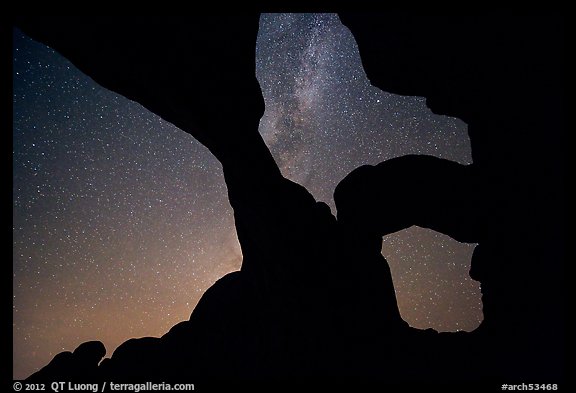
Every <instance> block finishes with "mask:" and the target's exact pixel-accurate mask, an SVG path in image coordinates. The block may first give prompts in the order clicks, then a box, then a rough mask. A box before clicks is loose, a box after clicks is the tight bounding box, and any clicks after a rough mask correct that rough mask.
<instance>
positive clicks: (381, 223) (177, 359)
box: [17, 13, 564, 382]
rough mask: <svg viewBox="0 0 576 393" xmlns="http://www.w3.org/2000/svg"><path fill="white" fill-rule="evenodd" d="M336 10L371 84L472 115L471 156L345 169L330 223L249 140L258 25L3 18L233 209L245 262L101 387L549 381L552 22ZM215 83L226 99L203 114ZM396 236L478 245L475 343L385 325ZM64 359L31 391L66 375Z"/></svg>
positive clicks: (123, 357)
mask: <svg viewBox="0 0 576 393" xmlns="http://www.w3.org/2000/svg"><path fill="white" fill-rule="evenodd" d="M340 18H341V20H342V22H343V23H344V24H345V25H346V26H347V27H348V28H349V29H350V30H351V31H352V33H353V34H354V36H355V38H356V40H357V42H358V47H359V51H360V56H361V58H362V62H363V65H364V68H365V70H366V73H367V75H368V78H369V79H370V81H371V82H372V83H373V84H374V85H375V86H377V87H379V88H381V89H383V90H385V91H389V92H392V93H396V94H408V95H420V96H424V97H426V100H427V104H428V106H429V107H430V108H431V109H432V110H433V111H434V112H435V113H439V114H445V115H450V116H456V117H459V118H461V119H462V120H464V121H466V122H467V123H468V126H469V135H470V139H471V145H472V156H473V159H474V163H473V164H471V165H468V166H463V165H460V164H456V163H452V162H448V161H446V160H442V159H438V158H433V157H426V156H407V157H401V158H398V159H394V160H389V161H386V162H384V163H381V164H379V165H376V166H363V167H360V168H358V169H356V170H355V171H353V172H352V173H351V174H350V175H348V176H347V177H346V178H345V179H344V180H343V181H342V182H341V183H340V184H339V185H338V187H337V189H336V192H335V200H336V204H337V208H338V215H337V219H336V217H334V216H332V214H331V213H330V210H329V209H327V207H326V205H325V204H322V203H318V202H316V201H315V200H314V198H313V197H312V195H311V194H310V193H309V192H308V191H307V190H306V189H305V188H304V187H302V186H300V185H298V184H296V183H293V182H291V181H289V180H287V179H285V178H283V177H282V175H281V174H280V171H279V169H278V167H277V166H276V164H275V162H274V160H273V158H272V156H271V154H270V152H269V151H268V149H267V147H266V145H265V144H264V142H263V140H262V138H261V137H260V134H259V133H258V129H257V128H258V121H259V119H260V117H261V115H262V113H263V108H264V107H263V100H262V94H261V92H260V89H259V86H258V83H257V81H256V79H255V70H254V68H255V67H254V62H255V58H254V54H255V43H256V34H257V30H258V15H257V14H243V15H224V16H221V15H220V14H218V16H217V17H216V16H214V15H206V14H198V15H196V16H192V17H186V18H176V19H174V20H171V21H170V22H166V21H160V20H158V19H156V18H149V19H139V20H137V21H136V20H127V19H126V18H123V17H115V18H108V19H106V23H105V25H103V23H102V20H101V19H99V20H97V21H96V20H90V19H86V20H70V19H67V18H62V19H58V18H56V19H55V18H48V19H47V18H45V17H43V18H42V19H38V18H33V17H29V18H20V19H19V20H18V21H17V26H18V27H19V28H21V29H22V30H23V31H24V32H25V33H26V34H28V35H29V36H31V37H32V38H34V39H37V40H39V41H41V42H44V43H46V44H47V45H49V46H51V47H53V48H54V49H55V50H57V51H59V52H60V53H62V54H63V55H64V56H65V57H67V58H68V59H69V60H70V61H72V62H73V63H74V64H75V65H76V66H78V68H79V69H80V70H82V71H83V72H85V73H86V74H87V75H89V76H90V77H92V78H93V79H94V80H95V81H96V82H98V83H100V84H101V85H102V86H104V87H106V88H109V89H111V90H113V91H116V92H118V93H120V94H122V95H125V96H126V97H128V98H130V99H133V100H135V101H137V102H139V103H141V104H142V105H144V106H145V107H146V108H148V109H149V110H151V111H152V112H154V113H156V114H158V115H159V116H161V117H163V118H164V119H166V120H168V121H170V122H172V123H174V124H175V125H176V126H178V127H180V128H181V129H182V130H184V131H186V132H188V133H190V134H191V135H192V136H194V137H195V138H196V139H198V140H199V141H200V142H201V143H203V144H204V145H205V146H206V147H207V148H209V149H210V151H211V152H212V153H213V154H214V155H215V156H216V157H217V158H218V160H219V161H220V162H221V163H222V167H223V171H224V177H225V180H226V184H227V187H228V197H229V200H230V203H231V205H232V207H233V209H234V218H235V224H236V230H237V233H238V238H239V240H240V244H241V247H242V253H243V262H242V268H241V270H240V271H239V272H234V273H230V274H228V275H226V276H225V277H223V278H222V279H220V280H219V281H218V282H216V283H215V284H214V285H213V286H212V287H211V288H210V289H209V290H208V291H207V292H206V293H205V294H204V296H203V297H202V299H201V300H200V302H199V304H198V306H197V307H196V308H195V310H194V311H193V313H192V315H191V317H190V320H189V321H184V322H181V323H180V324H178V325H176V326H175V327H174V328H172V329H171V330H170V331H169V332H168V333H166V334H165V335H164V336H163V337H161V338H143V339H137V340H129V341H127V342H126V343H124V344H122V345H121V346H120V347H119V348H118V349H117V350H116V351H115V352H114V354H113V355H112V357H111V358H110V359H106V360H105V361H103V362H102V363H101V365H100V366H99V367H98V368H97V370H98V371H97V373H98V377H99V378H101V379H104V380H109V379H110V378H132V379H141V380H151V379H158V380H161V379H162V380H164V379H169V378H174V379H178V380H180V381H181V380H182V379H189V380H193V379H194V378H198V377H203V376H204V377H206V376H213V377H222V376H224V377H263V376H264V377H265V376H307V375H315V376H318V375H320V376H372V377H376V376H377V377H382V378H385V379H386V381H388V382H395V381H424V382H426V381H446V380H453V379H460V380H466V381H478V380H484V379H489V380H498V381H500V380H502V381H504V382H506V381H511V380H523V381H527V380H542V381H544V380H546V381H559V380H560V379H561V378H562V376H563V356H562V353H563V346H564V338H563V317H562V315H563V303H562V302H563V300H562V299H563V297H562V296H561V288H562V283H563V281H562V272H563V260H564V259H563V258H564V257H563V255H564V251H563V250H564V248H563V247H564V244H563V225H562V224H563V219H562V217H563V193H562V192H563V177H562V167H563V162H562V161H563V158H562V153H561V152H562V146H563V143H562V142H563V112H562V111H563V108H562V89H563V74H562V70H563V68H562V67H563V66H562V48H563V21H562V19H561V18H560V17H558V16H555V15H539V16H514V15H509V14H506V15H495V14H494V15H493V14H490V15H481V16H475V17H471V16H458V17H453V16H435V15H428V16H424V15H412V14H408V13H384V14H351V13H341V14H340ZM135 70H136V72H135ZM223 92H225V93H226V95H227V97H228V102H232V103H233V104H231V105H228V106H226V107H223V106H222V105H221V104H220V103H219V97H220V96H221V94H222V93H223ZM411 225H420V226H424V227H428V228H432V229H435V230H438V231H440V232H444V233H446V234H448V235H450V236H452V237H453V238H454V239H457V240H461V241H467V242H477V243H479V245H478V246H477V249H476V251H475V253H474V257H473V260H472V269H471V275H472V277H473V278H474V279H477V280H479V281H480V282H481V285H482V293H483V305H484V321H483V323H482V325H481V326H480V328H478V329H477V330H475V331H474V332H471V333H465V332H458V333H441V334H438V333H437V332H435V331H433V330H431V329H430V330H425V331H422V330H418V329H414V328H411V327H409V326H408V325H407V324H406V323H405V322H404V321H403V320H402V318H401V317H400V314H399V312H398V306H397V302H396V297H395V292H394V285H393V282H392V277H391V275H390V270H389V267H388V265H387V263H386V260H385V259H384V258H383V257H382V255H381V252H380V250H381V244H382V236H383V235H385V234H388V233H391V232H394V231H397V230H400V229H403V228H407V227H409V226H411ZM81 352H82V351H81ZM73 356H74V354H70V353H62V354H59V355H57V356H56V357H55V358H54V360H53V361H52V362H51V363H50V364H49V365H48V366H46V367H45V368H43V369H42V370H40V371H39V372H37V373H35V374H33V375H32V376H31V377H30V380H49V379H53V378H55V377H57V376H58V377H59V376H63V375H66V374H67V373H68V374H69V375H75V374H74V373H75V372H76V371H74V370H75V369H74V368H73V366H72V362H71V359H72V357H73ZM89 358H90V359H93V358H92V357H91V356H89ZM94 358H95V357H94ZM91 364H92V363H91Z"/></svg>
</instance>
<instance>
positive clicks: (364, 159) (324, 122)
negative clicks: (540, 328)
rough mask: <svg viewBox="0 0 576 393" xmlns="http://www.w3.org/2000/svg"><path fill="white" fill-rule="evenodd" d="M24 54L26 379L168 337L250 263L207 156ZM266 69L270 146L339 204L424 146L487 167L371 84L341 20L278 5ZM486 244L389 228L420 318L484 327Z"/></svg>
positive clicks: (19, 190)
mask: <svg viewBox="0 0 576 393" xmlns="http://www.w3.org/2000/svg"><path fill="white" fill-rule="evenodd" d="M13 61H14V63H13V64H14V69H13V78H14V84H13V85H14V97H13V105H14V106H13V114H14V127H13V138H14V139H13V165H14V171H13V195H14V197H13V272H14V273H13V277H14V281H13V293H14V298H13V300H14V308H13V316H14V325H13V326H14V327H13V334H14V336H13V342H14V352H13V359H14V370H13V374H14V377H15V378H23V377H26V376H28V375H29V374H30V373H32V372H33V371H35V370H37V369H39V368H40V367H42V366H43V365H45V364H47V363H48V362H49V361H50V360H51V358H52V357H53V356H54V355H55V354H56V353H58V352H61V351H63V350H73V349H74V348H76V346H77V345H78V344H80V343H82V342H84V341H87V340H95V339H97V340H101V341H102V342H104V344H105V345H106V348H107V350H108V354H107V356H110V355H111V354H112V352H113V351H114V349H115V348H116V347H117V346H118V345H119V344H121V343H122V342H123V341H125V340H126V339H128V338H131V337H142V336H160V335H162V334H164V333H165V332H167V331H168V330H169V329H170V327H172V326H173V325H175V324H176V323H178V322H180V321H182V320H186V319H188V318H189V316H190V313H191V312H192V310H193V308H194V306H195V305H196V303H197V302H198V300H199V299H200V296H201V295H202V294H203V292H204V291H205V290H206V289H207V288H208V287H209V286H210V285H211V284H212V283H214V282H215V281H216V280H217V279H218V278H220V277H221V276H223V275H224V274H226V273H227V272H230V271H233V270H237V269H239V267H240V264H241V259H242V256H241V251H240V246H239V244H238V240H237V238H236V234H235V230H234V221H233V216H232V209H231V207H230V205H229V203H228V200H227V196H226V185H225V183H224V179H223V176H222V170H221V166H220V164H219V163H218V161H217V160H216V159H215V158H214V157H213V156H212V155H211V154H210V153H209V152H208V150H207V149H206V148H204V147H203V146H202V145H200V144H199V143H198V142H196V141H195V140H194V139H193V138H192V137H191V136H190V135H188V134H186V133H184V132H183V131H181V130H179V129H178V128H176V127H174V126H173V125H171V124H169V123H167V122H165V121H163V120H161V119H160V118H159V117H158V116H156V115H154V114H152V113H150V112H149V111H147V110H146V109H144V108H143V107H141V106H140V105H139V104H136V103H134V102H132V101H129V100H127V99H126V98H124V97H121V96H118V95H116V94H114V93H112V92H110V91H108V90H105V89H103V88H101V87H100V86H98V85H97V84H96V83H94V82H93V81H92V80H91V79H90V78H88V77H86V76H85V75H83V74H82V73H80V72H79V71H78V70H77V69H76V68H75V67H74V66H73V65H72V64H70V63H69V62H68V61H67V60H66V59H64V58H62V57H61V56H60V55H58V54H57V53H55V52H54V51H53V50H51V49H49V48H47V47H45V46H44V45H41V44H38V43H36V42H34V41H32V40H30V39H29V38H27V37H25V36H24V35H23V34H22V33H21V32H19V31H18V30H15V34H14V51H13ZM256 72H257V77H258V80H259V81H260V84H261V87H262V90H263V93H264V98H265V101H266V112H265V114H264V117H263V118H262V121H261V123H260V132H261V133H262V135H263V137H264V140H265V141H266V143H267V144H268V146H269V147H270V149H271V151H272V153H273V155H274V157H275V159H276V161H277V162H278V164H279V166H280V168H281V169H282V172H283V173H284V175H285V176H286V177H288V178H290V179H292V180H294V181H296V182H298V183H300V184H302V185H304V186H305V187H306V188H308V190H310V192H311V193H312V194H313V195H314V196H315V197H316V198H317V199H318V200H322V201H325V202H326V203H328V204H329V205H330V206H331V208H332V211H333V212H334V213H335V212H336V210H335V208H334V202H333V199H332V194H333V191H334V188H335V187H336V185H337V184H338V182H339V181H340V180H341V179H342V178H344V177H345V176H346V175H347V174H348V173H349V172H350V171H352V170H353V169H355V168H356V167H358V166H360V165H362V164H377V163H379V162H381V161H384V160H386V159H390V158H392V157H397V156H402V155H405V154H413V153H421V154H430V155H434V156H438V157H443V158H447V159H450V160H454V161H457V162H460V163H464V164H467V163H470V162H471V154H470V143H469V139H468V135H467V130H466V124H465V123H463V122H462V121H460V120H458V119H454V118H449V117H444V116H436V115H434V114H432V113H431V112H430V110H428V109H427V108H426V105H425V100H424V99H423V98H419V97H401V96H396V95H392V94H388V93H385V92H382V91H381V90H379V89H377V88H374V87H372V86H371V85H370V83H369V81H368V80H367V78H366V75H365V73H364V70H363V69H362V65H361V62H360V57H359V55H358V50H357V47H356V43H355V41H354V39H353V37H352V35H351V33H350V32H349V31H348V30H347V29H346V28H345V27H344V26H343V25H342V24H340V22H339V20H338V17H337V16H336V15H334V14H280V15H269V14H265V15H263V16H262V18H261V22H260V33H259V38H258V48H257V70H256ZM223 100H225V97H223ZM233 104H234V103H231V102H227V103H226V105H233ZM394 208H395V207H394V206H390V209H394ZM473 249H474V245H473V244H461V243H458V242H456V241H455V240H453V239H451V238H449V237H448V236H445V235H442V234H439V233H436V232H434V231H431V230H427V229H422V228H418V227H412V228H410V229H408V230H404V231H401V232H398V233H395V234H393V235H389V236H386V237H385V238H384V244H383V248H382V253H383V255H384V256H385V257H386V258H387V260H388V262H389V264H390V268H391V270H392V275H393V278H394V284H395V288H396V293H397V297H398V302H399V307H400V312H401V314H402V316H403V318H404V319H405V320H406V321H408V322H409V323H410V324H411V325H412V326H415V327H418V328H428V327H432V328H435V329H437V330H439V331H455V330H461V329H462V330H472V329H474V328H475V327H477V326H478V324H479V323H480V321H481V320H482V311H481V303H480V290H479V283H478V282H475V281H473V280H471V279H470V278H469V276H468V270H469V268H470V257H471V254H472V251H473Z"/></svg>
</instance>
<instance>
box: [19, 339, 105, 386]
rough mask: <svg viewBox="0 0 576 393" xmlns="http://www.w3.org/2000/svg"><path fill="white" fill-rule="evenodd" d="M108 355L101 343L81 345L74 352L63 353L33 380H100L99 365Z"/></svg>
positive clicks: (93, 342) (32, 378)
mask: <svg viewBox="0 0 576 393" xmlns="http://www.w3.org/2000/svg"><path fill="white" fill-rule="evenodd" d="M105 355H106V348H105V347H104V344H102V343H101V342H100V341H88V342H85V343H83V344H80V345H79V346H78V348H76V349H75V350H74V352H61V353H59V354H58V355H56V356H54V359H52V361H51V362H50V363H48V365H46V366H45V367H44V368H43V369H42V370H40V371H38V372H37V373H35V374H34V375H33V376H32V377H31V378H30V379H31V380H38V381H44V380H56V379H60V380H86V379H93V378H98V377H99V376H100V370H99V368H98V365H99V363H100V361H101V360H102V358H103V357H104V356H105Z"/></svg>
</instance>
